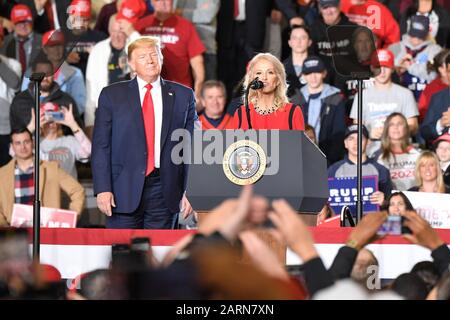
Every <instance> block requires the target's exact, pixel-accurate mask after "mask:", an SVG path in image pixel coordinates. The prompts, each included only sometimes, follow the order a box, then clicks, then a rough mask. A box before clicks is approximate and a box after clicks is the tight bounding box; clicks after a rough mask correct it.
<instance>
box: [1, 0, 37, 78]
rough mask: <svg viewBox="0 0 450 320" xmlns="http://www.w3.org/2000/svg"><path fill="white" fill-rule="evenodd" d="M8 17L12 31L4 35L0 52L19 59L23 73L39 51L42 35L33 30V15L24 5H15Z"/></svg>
mask: <svg viewBox="0 0 450 320" xmlns="http://www.w3.org/2000/svg"><path fill="white" fill-rule="evenodd" d="M10 18H11V22H12V23H13V24H14V32H13V33H11V34H9V35H7V36H6V37H5V40H4V43H3V46H2V47H0V54H3V55H5V56H7V57H9V58H13V59H16V60H17V61H19V62H20V65H21V67H22V75H23V74H25V72H26V71H27V69H28V67H29V66H30V63H31V62H32V61H33V59H34V58H35V57H36V56H37V54H38V53H39V50H40V48H41V40H42V37H41V36H40V35H39V34H37V33H35V32H33V16H32V14H31V10H30V8H29V7H27V6H26V5H23V4H18V5H15V6H14V7H13V9H12V11H11V17H10Z"/></svg>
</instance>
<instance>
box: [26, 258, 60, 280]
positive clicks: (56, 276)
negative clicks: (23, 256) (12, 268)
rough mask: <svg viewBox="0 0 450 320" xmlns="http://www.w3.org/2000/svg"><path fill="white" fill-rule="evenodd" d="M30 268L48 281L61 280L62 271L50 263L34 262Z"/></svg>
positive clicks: (40, 277) (41, 278)
mask: <svg viewBox="0 0 450 320" xmlns="http://www.w3.org/2000/svg"><path fill="white" fill-rule="evenodd" d="M30 270H31V271H33V272H35V273H36V276H37V277H38V278H39V279H40V280H41V281H44V282H46V283H51V282H59V281H61V273H60V272H59V270H58V269H57V268H56V267H54V266H52V265H50V264H42V263H41V264H33V265H31V266H30Z"/></svg>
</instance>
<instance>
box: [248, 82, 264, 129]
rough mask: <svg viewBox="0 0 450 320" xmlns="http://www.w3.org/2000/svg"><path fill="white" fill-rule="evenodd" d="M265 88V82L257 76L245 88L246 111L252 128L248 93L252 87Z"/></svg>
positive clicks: (249, 126) (249, 125)
mask: <svg viewBox="0 0 450 320" xmlns="http://www.w3.org/2000/svg"><path fill="white" fill-rule="evenodd" d="M262 88H264V83H263V82H261V81H259V78H258V77H256V78H255V79H253V80H252V81H251V82H250V83H249V84H248V86H247V88H246V89H245V112H246V113H247V122H248V128H249V129H252V121H251V119H250V107H249V103H248V93H249V92H250V89H253V90H258V89H262Z"/></svg>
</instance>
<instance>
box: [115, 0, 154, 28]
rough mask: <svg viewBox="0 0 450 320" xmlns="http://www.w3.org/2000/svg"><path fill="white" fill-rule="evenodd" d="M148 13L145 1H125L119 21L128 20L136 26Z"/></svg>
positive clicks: (119, 13) (119, 14)
mask: <svg viewBox="0 0 450 320" xmlns="http://www.w3.org/2000/svg"><path fill="white" fill-rule="evenodd" d="M146 11H147V5H146V4H145V1H144V0H123V1H122V4H121V6H120V9H119V12H118V13H117V17H116V19H117V20H121V19H124V20H127V21H129V22H130V23H131V24H135V23H136V22H137V21H138V20H139V19H140V18H141V17H142V16H143V15H144V14H145V12H146Z"/></svg>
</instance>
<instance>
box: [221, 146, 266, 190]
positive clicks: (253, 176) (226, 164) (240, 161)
mask: <svg viewBox="0 0 450 320" xmlns="http://www.w3.org/2000/svg"><path fill="white" fill-rule="evenodd" d="M266 160H267V159H266V154H265V153H264V150H263V149H262V148H261V147H260V146H259V144H257V143H256V142H253V141H250V140H240V141H237V142H235V143H233V144H231V145H230V146H229V147H228V148H227V150H226V151H225V154H224V155H223V172H224V173H225V176H226V177H227V178H228V179H229V180H230V181H231V182H233V183H235V184H238V185H241V186H243V185H247V184H253V183H255V182H256V181H258V180H259V179H260V178H261V177H262V176H263V174H264V171H265V170H266Z"/></svg>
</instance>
